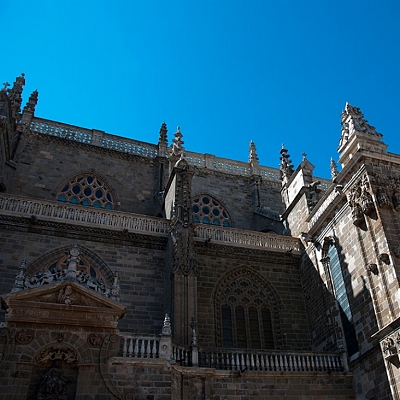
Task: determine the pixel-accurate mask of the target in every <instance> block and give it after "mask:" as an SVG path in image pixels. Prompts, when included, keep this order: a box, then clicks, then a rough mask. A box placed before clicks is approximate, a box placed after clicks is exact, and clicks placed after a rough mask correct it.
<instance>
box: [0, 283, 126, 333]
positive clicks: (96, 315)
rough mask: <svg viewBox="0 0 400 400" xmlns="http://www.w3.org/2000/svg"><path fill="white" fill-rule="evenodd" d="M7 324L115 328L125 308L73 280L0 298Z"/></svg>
mask: <svg viewBox="0 0 400 400" xmlns="http://www.w3.org/2000/svg"><path fill="white" fill-rule="evenodd" d="M1 300H2V305H3V308H4V309H5V310H6V311H7V314H6V320H7V322H11V321H12V322H19V323H23V322H26V321H29V323H36V324H49V323H52V324H62V325H76V324H79V326H83V327H84V326H90V327H93V326H97V327H101V325H102V324H103V325H104V327H106V328H107V327H108V328H110V327H116V323H117V321H118V320H119V319H120V318H122V316H123V315H124V313H125V307H124V306H123V305H121V304H120V303H118V302H116V301H114V300H111V299H109V298H107V297H105V296H103V295H101V294H100V293H97V292H95V291H94V290H91V289H89V288H86V287H84V286H82V285H80V284H79V283H77V282H75V281H72V280H65V281H62V282H58V283H55V284H48V285H43V286H40V287H36V288H32V289H25V290H21V291H18V292H14V293H9V294H6V295H3V296H1Z"/></svg>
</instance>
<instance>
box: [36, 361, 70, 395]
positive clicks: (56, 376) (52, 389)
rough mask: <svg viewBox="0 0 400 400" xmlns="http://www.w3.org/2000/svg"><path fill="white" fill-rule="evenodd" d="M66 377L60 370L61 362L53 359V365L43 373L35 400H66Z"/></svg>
mask: <svg viewBox="0 0 400 400" xmlns="http://www.w3.org/2000/svg"><path fill="white" fill-rule="evenodd" d="M66 382H67V379H66V378H65V376H64V373H63V371H62V370H61V362H60V361H59V360H56V361H54V364H53V366H52V367H51V368H50V369H49V370H48V371H47V372H46V373H45V374H44V375H43V377H42V380H41V382H40V387H39V392H38V395H37V397H36V399H37V400H68V398H67V395H66V390H65V384H66Z"/></svg>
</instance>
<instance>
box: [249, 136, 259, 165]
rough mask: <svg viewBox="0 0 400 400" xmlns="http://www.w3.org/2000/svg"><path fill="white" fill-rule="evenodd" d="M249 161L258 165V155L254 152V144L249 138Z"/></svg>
mask: <svg viewBox="0 0 400 400" xmlns="http://www.w3.org/2000/svg"><path fill="white" fill-rule="evenodd" d="M249 153H250V154H249V163H250V164H254V165H258V155H257V153H256V145H255V144H254V142H253V141H252V140H251V141H250V148H249Z"/></svg>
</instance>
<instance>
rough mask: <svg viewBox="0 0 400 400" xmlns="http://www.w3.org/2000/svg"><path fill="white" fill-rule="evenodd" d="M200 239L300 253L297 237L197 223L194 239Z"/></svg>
mask: <svg viewBox="0 0 400 400" xmlns="http://www.w3.org/2000/svg"><path fill="white" fill-rule="evenodd" d="M200 239H202V240H204V241H216V242H221V243H223V244H228V245H234V246H248V247H255V248H260V247H261V248H263V249H270V250H274V251H280V252H290V253H292V254H300V243H299V239H297V238H293V237H289V236H280V235H272V234H269V233H262V232H253V231H246V230H242V229H235V228H224V227H216V226H211V225H202V224H197V225H196V226H195V240H200Z"/></svg>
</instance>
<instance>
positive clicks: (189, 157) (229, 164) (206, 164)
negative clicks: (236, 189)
mask: <svg viewBox="0 0 400 400" xmlns="http://www.w3.org/2000/svg"><path fill="white" fill-rule="evenodd" d="M185 157H186V161H187V162H188V163H189V165H191V166H193V167H197V168H207V169H209V170H211V171H219V172H224V173H227V174H233V175H243V176H250V175H252V174H254V173H255V174H256V175H260V176H261V177H263V178H264V179H267V180H269V181H276V182H280V177H279V169H277V168H270V167H261V166H258V167H257V170H258V171H257V172H252V170H251V167H250V164H249V163H246V162H240V161H235V160H230V159H227V158H220V157H215V156H214V155H212V154H201V153H193V152H190V151H185Z"/></svg>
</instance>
